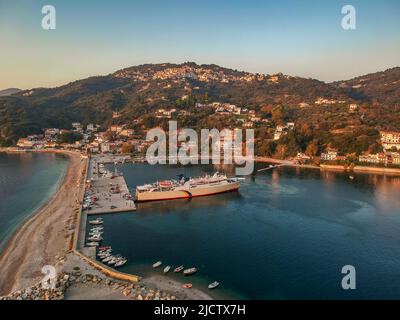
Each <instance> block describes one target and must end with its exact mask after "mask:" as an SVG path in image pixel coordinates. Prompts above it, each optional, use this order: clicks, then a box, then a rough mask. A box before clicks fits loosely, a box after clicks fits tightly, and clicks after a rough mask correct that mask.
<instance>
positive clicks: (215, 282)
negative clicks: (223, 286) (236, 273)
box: [208, 281, 219, 289]
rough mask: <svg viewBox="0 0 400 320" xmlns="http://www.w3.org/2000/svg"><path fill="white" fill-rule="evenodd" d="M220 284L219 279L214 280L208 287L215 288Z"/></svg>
mask: <svg viewBox="0 0 400 320" xmlns="http://www.w3.org/2000/svg"><path fill="white" fill-rule="evenodd" d="M218 286H219V282H218V281H214V282H212V283H210V284H209V285H208V289H214V288H216V287H218Z"/></svg>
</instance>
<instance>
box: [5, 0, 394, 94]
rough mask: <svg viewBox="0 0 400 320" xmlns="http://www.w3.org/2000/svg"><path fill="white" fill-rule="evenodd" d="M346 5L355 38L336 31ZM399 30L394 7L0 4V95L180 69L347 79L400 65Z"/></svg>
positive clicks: (356, 2)
mask: <svg viewBox="0 0 400 320" xmlns="http://www.w3.org/2000/svg"><path fill="white" fill-rule="evenodd" d="M6 2H7V3H6ZM46 4H51V5H53V6H54V7H55V8H56V21H57V27H56V29H55V30H43V29H42V27H41V20H42V17H43V16H44V15H43V14H42V13H41V9H42V6H44V5H46ZM346 4H351V5H353V6H354V7H355V8H356V17H357V20H356V21H357V28H356V30H344V29H343V28H342V27H341V19H342V17H343V15H342V13H341V9H342V7H343V5H346ZM399 30H400V2H399V1H396V0H384V1H373V0H363V1H362V0H353V1H351V2H350V3H349V2H347V1H346V2H345V1H342V0H330V1H323V2H317V1H313V0H302V1H300V0H291V1H290V0H284V1H280V2H279V3H276V2H272V1H258V0H250V1H238V0H231V1H225V0H222V1H219V2H217V3H216V2H215V1H214V2H213V1H211V0H205V1H202V2H199V3H197V2H189V3H188V2H187V1H183V0H171V1H169V2H163V1H157V0H153V1H142V0H136V1H134V2H132V1H125V0H117V1H114V2H112V3H108V2H107V1H105V0H99V1H96V3H95V5H93V2H82V1H77V0H71V1H68V2H65V1H64V2H63V1H61V0H53V1H51V2H49V3H47V2H46V3H45V2H43V1H39V0H34V1H28V0H21V1H18V2H9V1H5V0H0V37H1V39H2V44H3V46H2V48H1V51H0V52H1V55H0V70H2V77H1V78H0V88H1V89H0V90H3V89H7V88H20V89H30V88H37V87H55V86H60V85H64V84H67V83H69V82H72V81H75V80H79V79H84V78H87V77H90V76H100V75H106V74H110V73H113V72H115V71H117V70H119V69H123V68H127V67H131V66H136V65H140V64H146V63H153V64H157V63H166V62H170V63H183V62H186V61H194V62H196V63H197V64H217V65H220V66H223V67H226V68H231V69H238V70H243V71H247V72H252V73H264V74H275V73H278V72H282V73H283V74H288V75H291V76H299V77H304V78H314V79H318V80H321V81H325V82H332V81H337V80H346V79H351V78H354V77H357V76H362V75H365V74H368V73H373V72H378V71H384V70H386V69H389V68H393V67H397V66H400V43H399V41H398V38H399Z"/></svg>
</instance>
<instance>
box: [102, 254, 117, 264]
mask: <svg viewBox="0 0 400 320" xmlns="http://www.w3.org/2000/svg"><path fill="white" fill-rule="evenodd" d="M111 259H114V257H113V256H112V255H109V256H108V257H105V258H104V259H103V260H101V262H105V263H106V262H108V261H110V260H111Z"/></svg>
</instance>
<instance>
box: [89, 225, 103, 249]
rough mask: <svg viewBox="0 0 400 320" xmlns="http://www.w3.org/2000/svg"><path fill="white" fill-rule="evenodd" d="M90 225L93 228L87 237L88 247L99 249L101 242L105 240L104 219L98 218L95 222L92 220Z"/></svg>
mask: <svg viewBox="0 0 400 320" xmlns="http://www.w3.org/2000/svg"><path fill="white" fill-rule="evenodd" d="M89 224H90V225H91V226H92V227H91V229H90V230H89V234H88V237H87V241H88V242H87V243H86V245H87V246H88V247H98V246H99V245H100V242H101V241H102V240H103V237H102V235H103V232H104V227H103V219H102V218H97V219H94V220H90V221H89Z"/></svg>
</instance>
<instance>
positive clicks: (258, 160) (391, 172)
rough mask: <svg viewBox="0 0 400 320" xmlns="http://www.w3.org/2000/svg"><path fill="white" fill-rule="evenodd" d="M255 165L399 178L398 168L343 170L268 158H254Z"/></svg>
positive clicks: (327, 165)
mask: <svg viewBox="0 0 400 320" xmlns="http://www.w3.org/2000/svg"><path fill="white" fill-rule="evenodd" d="M254 162H256V163H272V164H281V165H284V166H287V167H294V168H304V169H318V170H320V171H336V172H349V173H350V172H355V173H371V174H380V175H393V176H400V168H384V167H372V166H371V167H369V166H360V165H356V166H354V167H353V168H351V169H349V168H345V167H344V166H343V165H333V164H321V165H320V166H317V165H313V164H296V163H293V161H291V160H280V159H274V158H268V157H256V158H255V159H254Z"/></svg>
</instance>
